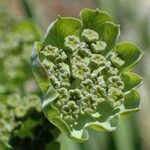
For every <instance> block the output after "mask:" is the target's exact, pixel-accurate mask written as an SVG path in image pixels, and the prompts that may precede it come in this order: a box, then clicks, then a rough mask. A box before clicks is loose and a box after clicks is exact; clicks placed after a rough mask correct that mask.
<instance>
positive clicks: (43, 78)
mask: <svg viewBox="0 0 150 150" xmlns="http://www.w3.org/2000/svg"><path fill="white" fill-rule="evenodd" d="M80 18H81V20H78V19H75V18H69V17H58V19H57V20H56V21H55V22H53V23H52V24H51V25H50V26H49V28H48V31H47V34H46V36H45V38H44V40H43V42H36V43H35V47H34V49H33V53H32V67H33V73H34V75H35V77H36V79H37V81H38V83H39V86H40V88H41V89H42V91H43V94H44V98H43V108H42V109H43V112H44V114H45V116H46V117H47V118H48V119H49V121H50V122H51V123H53V124H54V125H56V126H57V127H58V128H59V129H60V130H61V131H62V132H64V133H66V134H67V135H68V136H70V137H71V138H75V139H77V140H80V141H84V140H87V139H88V132H87V129H88V128H92V129H94V130H96V131H112V130H115V129H116V127H118V124H119V116H120V114H129V113H131V112H134V111H137V110H139V104H140V96H139V94H138V92H137V91H136V90H135V87H137V86H138V85H139V84H140V83H141V82H142V79H141V77H139V76H138V75H136V74H134V73H131V72H129V69H128V68H129V67H131V66H133V65H134V64H135V63H136V62H137V61H139V60H140V58H141V56H142V52H141V50H140V49H139V48H138V47H137V46H136V45H135V44H132V43H129V42H123V43H119V44H116V45H115V42H116V39H117V37H118V35H119V32H120V30H119V26H118V25H115V24H114V23H112V22H111V18H110V16H109V15H108V14H107V13H105V12H102V11H99V10H90V9H84V10H82V11H81V13H80Z"/></svg>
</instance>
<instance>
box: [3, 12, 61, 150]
mask: <svg viewBox="0 0 150 150" xmlns="http://www.w3.org/2000/svg"><path fill="white" fill-rule="evenodd" d="M4 12H5V13H6V14H7V11H5V10H4ZM3 14H4V13H1V10H0V16H1V15H2V16H3V17H4V18H3V20H4V22H1V23H2V24H1V23H0V32H1V33H2V34H0V45H1V46H0V63H1V67H0V149H1V150H6V149H14V150H23V149H30V150H31V149H36V150H41V149H43V150H46V149H52V148H53V144H54V143H55V146H56V147H57V148H59V147H60V145H59V143H57V142H56V141H55V140H56V138H57V136H58V135H59V132H58V131H57V129H56V128H55V127H54V126H53V125H52V124H49V122H48V121H47V119H46V118H45V117H44V116H43V113H42V110H41V99H40V97H38V96H37V95H40V92H38V90H37V87H35V88H33V89H32V88H30V86H33V84H34V80H33V75H32V71H31V67H30V53H31V50H32V46H33V43H34V41H38V40H40V39H41V35H40V30H39V28H38V27H37V26H36V25H35V23H33V22H32V21H31V20H26V21H19V20H17V19H16V20H15V21H14V22H13V23H11V26H10V25H9V26H6V25H7V24H10V22H11V19H12V18H11V19H10V18H9V17H8V18H6V17H7V16H4V15H3ZM12 20H13V19H12ZM7 21H10V22H7ZM6 22H7V23H6ZM5 23H6V25H5ZM1 29H2V30H1ZM30 89H31V90H30ZM29 90H30V91H29ZM27 91H28V92H27ZM33 93H36V94H33ZM53 142H54V143H53Z"/></svg>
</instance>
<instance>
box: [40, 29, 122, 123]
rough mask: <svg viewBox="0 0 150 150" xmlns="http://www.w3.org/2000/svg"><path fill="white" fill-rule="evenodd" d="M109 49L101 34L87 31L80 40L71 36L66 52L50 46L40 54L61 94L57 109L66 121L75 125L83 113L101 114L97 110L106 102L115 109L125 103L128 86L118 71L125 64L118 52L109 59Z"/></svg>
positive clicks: (55, 86) (66, 39)
mask: <svg viewBox="0 0 150 150" xmlns="http://www.w3.org/2000/svg"><path fill="white" fill-rule="evenodd" d="M106 49H107V44H106V43H105V42H104V41H102V40H101V39H100V37H99V35H98V33H97V32H95V31H93V30H91V29H85V30H83V32H82V33H81V35H80V37H78V36H74V35H70V36H67V37H66V38H65V41H64V48H63V49H58V48H57V47H53V46H52V45H47V46H46V47H45V48H44V49H43V50H42V51H41V52H40V59H41V62H42V64H43V66H44V67H45V69H46V70H47V72H48V74H49V79H50V81H51V83H52V85H53V87H54V88H55V89H56V90H57V92H58V93H59V96H58V98H57V100H56V101H55V102H54V103H55V104H54V105H55V106H56V107H58V108H59V110H60V112H61V117H62V118H63V119H65V120H66V121H69V122H70V121H71V122H72V121H74V120H75V119H77V118H78V116H79V114H80V113H81V114H85V113H88V114H91V115H94V114H95V113H98V112H97V107H98V105H100V104H101V103H102V102H104V101H110V103H112V105H113V107H117V106H119V105H120V104H121V103H122V101H123V99H124V95H123V92H122V90H123V89H124V83H123V82H122V81H121V78H120V76H119V75H118V74H119V73H118V69H119V68H120V67H122V66H123V65H124V63H125V62H124V60H122V58H120V57H119V55H118V54H117V53H116V52H110V53H109V54H108V55H107V56H105V55H104V54H105V53H104V52H105V50H106Z"/></svg>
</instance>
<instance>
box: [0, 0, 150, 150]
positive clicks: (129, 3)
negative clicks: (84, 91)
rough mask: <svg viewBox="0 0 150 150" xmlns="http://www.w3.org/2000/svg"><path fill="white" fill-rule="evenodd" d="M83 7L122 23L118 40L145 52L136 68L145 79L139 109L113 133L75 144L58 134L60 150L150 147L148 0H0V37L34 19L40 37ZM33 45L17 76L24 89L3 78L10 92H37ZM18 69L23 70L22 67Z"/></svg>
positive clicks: (139, 149) (146, 149) (0, 52)
mask: <svg viewBox="0 0 150 150" xmlns="http://www.w3.org/2000/svg"><path fill="white" fill-rule="evenodd" d="M82 8H92V9H95V8H99V9H101V10H103V11H107V12H108V13H109V14H111V16H112V17H113V20H114V22H115V23H117V24H120V25H121V35H120V38H119V41H122V40H123V41H132V42H135V43H136V44H137V45H138V46H139V47H140V48H141V49H142V50H143V51H144V53H145V54H144V57H143V59H142V62H140V63H139V65H138V67H137V68H136V70H135V71H136V72H138V73H139V74H140V75H141V76H142V77H143V78H144V82H143V84H142V86H141V87H140V88H139V91H140V93H141V108H142V109H141V111H140V112H138V113H136V114H134V115H131V116H130V117H128V118H121V122H120V127H119V128H118V129H117V130H116V131H115V132H112V133H97V132H93V131H90V139H89V141H88V142H87V143H85V144H82V143H76V142H74V141H72V140H70V139H68V138H67V137H66V136H65V135H61V136H60V137H59V139H58V140H59V141H60V142H61V150H150V100H149V98H150V67H149V64H150V50H149V49H150V13H149V12H150V11H149V10H150V0H0V38H3V36H4V35H5V34H8V32H9V29H10V28H11V26H14V25H15V24H16V22H17V21H18V20H23V21H25V20H30V21H33V22H34V23H35V24H36V26H38V28H39V29H40V36H41V37H43V36H44V34H45V32H46V29H47V27H48V25H49V24H50V23H51V22H52V21H53V20H55V19H56V18H57V15H58V14H59V15H61V16H73V17H78V14H79V11H80V10H81V9H82ZM16 20H17V21H16ZM14 38H15V37H14ZM39 39H40V37H38V38H35V40H39ZM119 41H118V42H119ZM32 44H33V43H30V49H29V50H28V52H26V53H27V58H26V61H27V62H28V63H27V66H24V67H28V69H26V70H28V73H27V74H28V76H27V78H24V79H23V80H21V79H20V80H21V81H20V84H21V85H23V89H22V86H20V84H17V85H18V86H19V87H17V90H12V89H14V86H13V84H14V83H13V84H8V82H9V83H11V82H12V81H11V80H13V79H11V80H6V82H5V81H4V80H3V81H4V82H5V83H4V84H7V86H9V88H10V87H12V89H11V90H10V89H9V90H8V91H11V92H10V93H13V92H16V91H17V92H18V91H19V92H20V93H22V92H23V93H36V92H37V91H39V90H38V87H37V85H36V83H35V82H34V79H33V75H32V73H31V68H30V65H29V63H30V54H31V49H32ZM11 46H12V45H11ZM5 49H6V48H5ZM5 49H3V45H2V44H1V43H0V57H2V55H3V53H6V51H5ZM4 51H5V52H4ZM6 54H7V53H6ZM8 55H9V53H8ZM12 63H14V61H12ZM0 68H1V64H0ZM8 68H9V67H8ZM21 68H22V69H23V67H22V66H21ZM0 71H1V69H0ZM8 72H9V70H8ZM23 72H24V71H23ZM25 72H26V71H25ZM1 78H2V72H0V80H1ZM1 81H2V80H1ZM15 83H16V81H15ZM2 85H3V83H0V92H1V93H5V92H2V91H5V88H4V87H3V86H2ZM8 93H9V92H7V94H8ZM37 93H38V94H39V95H40V92H37ZM1 95H3V94H1ZM0 130H1V129H0ZM0 150H1V147H0ZM35 150H36V149H35ZM54 150H55V149H54Z"/></svg>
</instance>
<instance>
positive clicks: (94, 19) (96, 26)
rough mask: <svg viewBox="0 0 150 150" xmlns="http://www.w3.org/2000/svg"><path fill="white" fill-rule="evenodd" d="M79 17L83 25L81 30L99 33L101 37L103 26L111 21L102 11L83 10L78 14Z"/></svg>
mask: <svg viewBox="0 0 150 150" xmlns="http://www.w3.org/2000/svg"><path fill="white" fill-rule="evenodd" d="M80 17H81V20H82V23H83V28H84V29H86V28H88V29H92V30H94V31H96V32H98V33H99V36H101V34H102V32H103V26H104V24H105V22H106V21H111V17H110V16H109V15H108V14H107V13H106V12H103V11H99V10H98V9H97V10H91V9H87V8H86V9H83V10H82V11H81V12H80Z"/></svg>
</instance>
